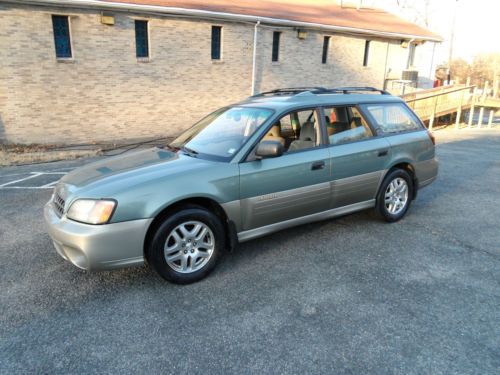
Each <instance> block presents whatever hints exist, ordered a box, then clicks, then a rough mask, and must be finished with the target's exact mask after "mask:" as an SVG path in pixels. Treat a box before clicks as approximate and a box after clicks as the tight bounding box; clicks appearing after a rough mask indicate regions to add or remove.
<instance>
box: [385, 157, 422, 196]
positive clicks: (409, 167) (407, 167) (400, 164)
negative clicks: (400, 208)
mask: <svg viewBox="0 0 500 375" xmlns="http://www.w3.org/2000/svg"><path fill="white" fill-rule="evenodd" d="M396 169H402V170H404V171H406V172H408V174H409V175H410V177H411V179H412V183H413V196H412V200H413V199H415V198H416V197H417V191H418V179H417V174H416V172H415V167H414V166H413V164H412V163H411V161H409V160H400V161H397V162H395V163H394V164H393V165H392V166H391V167H390V168H388V169H387V172H386V173H385V174H384V177H383V178H382V179H381V181H383V180H384V179H385V177H386V176H387V175H388V174H389V173H391V172H392V171H394V170H396Z"/></svg>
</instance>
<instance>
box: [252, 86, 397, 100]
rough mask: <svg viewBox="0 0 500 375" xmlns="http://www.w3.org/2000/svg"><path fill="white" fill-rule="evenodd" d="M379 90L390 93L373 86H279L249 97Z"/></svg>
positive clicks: (382, 92)
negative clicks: (279, 87)
mask: <svg viewBox="0 0 500 375" xmlns="http://www.w3.org/2000/svg"><path fill="white" fill-rule="evenodd" d="M363 91H368V92H379V93H381V94H382V95H391V94H390V93H389V92H387V91H385V90H380V89H377V88H375V87H362V86H360V87H354V86H353V87H334V88H331V89H328V88H325V87H287V88H281V89H276V90H271V91H266V92H261V93H260V94H256V95H253V96H251V98H258V97H263V96H267V95H269V96H273V95H297V94H301V93H305V92H309V93H311V94H350V93H354V92H363Z"/></svg>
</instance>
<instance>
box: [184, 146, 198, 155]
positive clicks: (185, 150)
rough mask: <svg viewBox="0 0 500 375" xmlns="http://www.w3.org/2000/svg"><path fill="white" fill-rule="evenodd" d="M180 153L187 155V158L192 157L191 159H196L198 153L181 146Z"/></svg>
mask: <svg viewBox="0 0 500 375" xmlns="http://www.w3.org/2000/svg"><path fill="white" fill-rule="evenodd" d="M181 151H182V152H184V153H185V154H188V155H189V156H193V157H196V155H198V151H195V150H193V149H192V148H189V147H186V146H183V147H182V148H181Z"/></svg>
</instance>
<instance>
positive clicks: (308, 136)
mask: <svg viewBox="0 0 500 375" xmlns="http://www.w3.org/2000/svg"><path fill="white" fill-rule="evenodd" d="M300 140H301V141H316V130H315V129H314V124H313V123H312V122H309V121H308V122H306V123H305V124H304V125H302V128H301V129H300Z"/></svg>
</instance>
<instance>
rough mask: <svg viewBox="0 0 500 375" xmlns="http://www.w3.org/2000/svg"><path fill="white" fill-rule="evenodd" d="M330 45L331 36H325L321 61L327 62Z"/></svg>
mask: <svg viewBox="0 0 500 375" xmlns="http://www.w3.org/2000/svg"><path fill="white" fill-rule="evenodd" d="M329 45H330V37H329V36H325V37H324V39H323V55H322V57H321V62H322V63H323V64H326V61H327V59H328V46H329Z"/></svg>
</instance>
